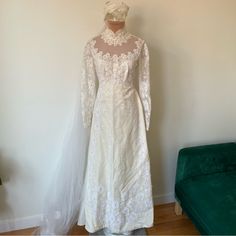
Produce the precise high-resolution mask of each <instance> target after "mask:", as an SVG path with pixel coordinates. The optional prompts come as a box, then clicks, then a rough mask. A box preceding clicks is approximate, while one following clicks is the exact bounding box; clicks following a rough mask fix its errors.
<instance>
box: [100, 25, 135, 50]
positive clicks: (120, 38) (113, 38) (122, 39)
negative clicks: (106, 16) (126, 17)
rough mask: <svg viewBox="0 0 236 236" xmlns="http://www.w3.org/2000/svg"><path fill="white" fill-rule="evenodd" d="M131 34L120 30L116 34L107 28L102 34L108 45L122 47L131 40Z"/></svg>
mask: <svg viewBox="0 0 236 236" xmlns="http://www.w3.org/2000/svg"><path fill="white" fill-rule="evenodd" d="M131 36H132V35H131V34H130V33H129V32H127V31H126V29H119V30H118V31H116V32H113V31H112V30H111V29H109V28H106V29H105V30H104V31H103V32H102V33H101V39H102V40H103V41H104V42H105V43H107V44H108V45H110V46H111V45H114V46H118V45H119V46H121V45H122V44H123V43H127V41H128V40H129V39H130V38H131Z"/></svg>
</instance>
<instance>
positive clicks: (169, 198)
mask: <svg viewBox="0 0 236 236" xmlns="http://www.w3.org/2000/svg"><path fill="white" fill-rule="evenodd" d="M153 201H154V205H160V204H165V203H171V202H175V195H174V193H173V192H172V193H167V194H161V195H154V196H153Z"/></svg>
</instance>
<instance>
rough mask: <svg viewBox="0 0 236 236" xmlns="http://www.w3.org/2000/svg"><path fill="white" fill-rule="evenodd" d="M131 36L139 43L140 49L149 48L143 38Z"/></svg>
mask: <svg viewBox="0 0 236 236" xmlns="http://www.w3.org/2000/svg"><path fill="white" fill-rule="evenodd" d="M131 36H132V37H133V38H134V40H135V41H136V42H137V43H138V45H139V47H140V48H143V47H144V46H145V47H146V46H147V43H146V41H145V40H144V39H143V38H142V37H139V36H137V35H135V34H131Z"/></svg>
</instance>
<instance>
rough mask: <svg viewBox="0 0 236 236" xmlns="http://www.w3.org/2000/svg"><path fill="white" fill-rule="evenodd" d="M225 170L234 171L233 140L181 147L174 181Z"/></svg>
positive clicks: (234, 146) (235, 154) (235, 149)
mask: <svg viewBox="0 0 236 236" xmlns="http://www.w3.org/2000/svg"><path fill="white" fill-rule="evenodd" d="M225 171H236V143H235V142H231V143H220V144H210V145H202V146H196V147H187V148H182V149H181V150H180V151H179V155H178V162H177V171H176V180H175V182H176V183H178V182H179V181H181V180H184V179H187V178H189V177H192V176H200V175H206V174H211V173H218V172H225Z"/></svg>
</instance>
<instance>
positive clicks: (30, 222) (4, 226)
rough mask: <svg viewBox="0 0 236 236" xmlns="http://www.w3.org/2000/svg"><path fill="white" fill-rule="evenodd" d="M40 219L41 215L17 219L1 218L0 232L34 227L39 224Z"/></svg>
mask: <svg viewBox="0 0 236 236" xmlns="http://www.w3.org/2000/svg"><path fill="white" fill-rule="evenodd" d="M40 219H41V215H34V216H28V217H22V218H17V219H10V220H1V221H0V233H5V232H9V231H14V230H20V229H27V228H32V227H36V226H38V225H39V223H40Z"/></svg>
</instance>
